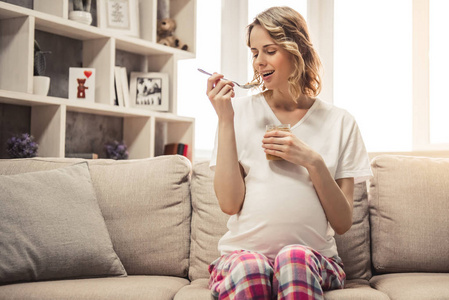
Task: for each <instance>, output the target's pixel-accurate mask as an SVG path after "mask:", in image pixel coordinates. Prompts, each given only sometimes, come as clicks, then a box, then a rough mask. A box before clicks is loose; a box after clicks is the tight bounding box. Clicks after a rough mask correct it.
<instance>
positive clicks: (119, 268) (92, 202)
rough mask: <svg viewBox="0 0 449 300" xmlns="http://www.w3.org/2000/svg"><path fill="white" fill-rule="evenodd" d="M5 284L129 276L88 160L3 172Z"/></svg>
mask: <svg viewBox="0 0 449 300" xmlns="http://www.w3.org/2000/svg"><path fill="white" fill-rule="evenodd" d="M0 205H1V209H0V220H1V222H0V283H12V282H18V281H36V280H49V279H61V278H73V277H84V276H107V275H126V271H125V269H124V268H123V265H122V263H121V262H120V259H119V258H118V257H117V255H116V253H115V252H114V249H113V247H112V243H111V239H110V236H109V233H108V230H107V228H106V225H105V221H104V219H103V216H102V214H101V211H100V208H99V206H98V202H97V199H96V196H95V192H94V189H93V186H92V181H91V177H90V174H89V169H88V166H87V163H85V162H84V163H79V164H76V165H73V166H68V167H65V168H59V169H56V170H49V171H39V172H30V173H24V174H17V175H1V176H0Z"/></svg>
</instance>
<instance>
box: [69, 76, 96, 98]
mask: <svg viewBox="0 0 449 300" xmlns="http://www.w3.org/2000/svg"><path fill="white" fill-rule="evenodd" d="M69 99H70V100H82V101H88V102H95V69H93V68H69Z"/></svg>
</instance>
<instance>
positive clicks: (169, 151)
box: [164, 143, 178, 155]
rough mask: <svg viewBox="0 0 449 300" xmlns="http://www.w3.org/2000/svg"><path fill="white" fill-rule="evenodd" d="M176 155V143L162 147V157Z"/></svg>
mask: <svg viewBox="0 0 449 300" xmlns="http://www.w3.org/2000/svg"><path fill="white" fill-rule="evenodd" d="M174 154H178V143H171V144H167V145H165V147H164V155H174Z"/></svg>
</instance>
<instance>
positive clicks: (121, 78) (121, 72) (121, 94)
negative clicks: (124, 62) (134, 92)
mask: <svg viewBox="0 0 449 300" xmlns="http://www.w3.org/2000/svg"><path fill="white" fill-rule="evenodd" d="M114 74H115V76H114V87H115V91H114V93H113V95H114V96H115V97H114V98H115V99H114V102H115V103H114V104H115V105H118V106H122V107H130V102H129V86H128V76H127V75H126V68H125V67H115V69H114Z"/></svg>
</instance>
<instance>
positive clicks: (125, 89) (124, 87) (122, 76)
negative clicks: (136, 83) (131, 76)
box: [120, 67, 131, 107]
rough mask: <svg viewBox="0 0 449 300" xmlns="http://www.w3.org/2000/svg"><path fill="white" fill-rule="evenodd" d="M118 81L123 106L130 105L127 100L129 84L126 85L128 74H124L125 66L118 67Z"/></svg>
mask: <svg viewBox="0 0 449 300" xmlns="http://www.w3.org/2000/svg"><path fill="white" fill-rule="evenodd" d="M120 82H121V83H122V91H123V104H124V106H125V107H131V104H130V102H129V86H128V76H127V75H126V68H125V67H121V68H120Z"/></svg>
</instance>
